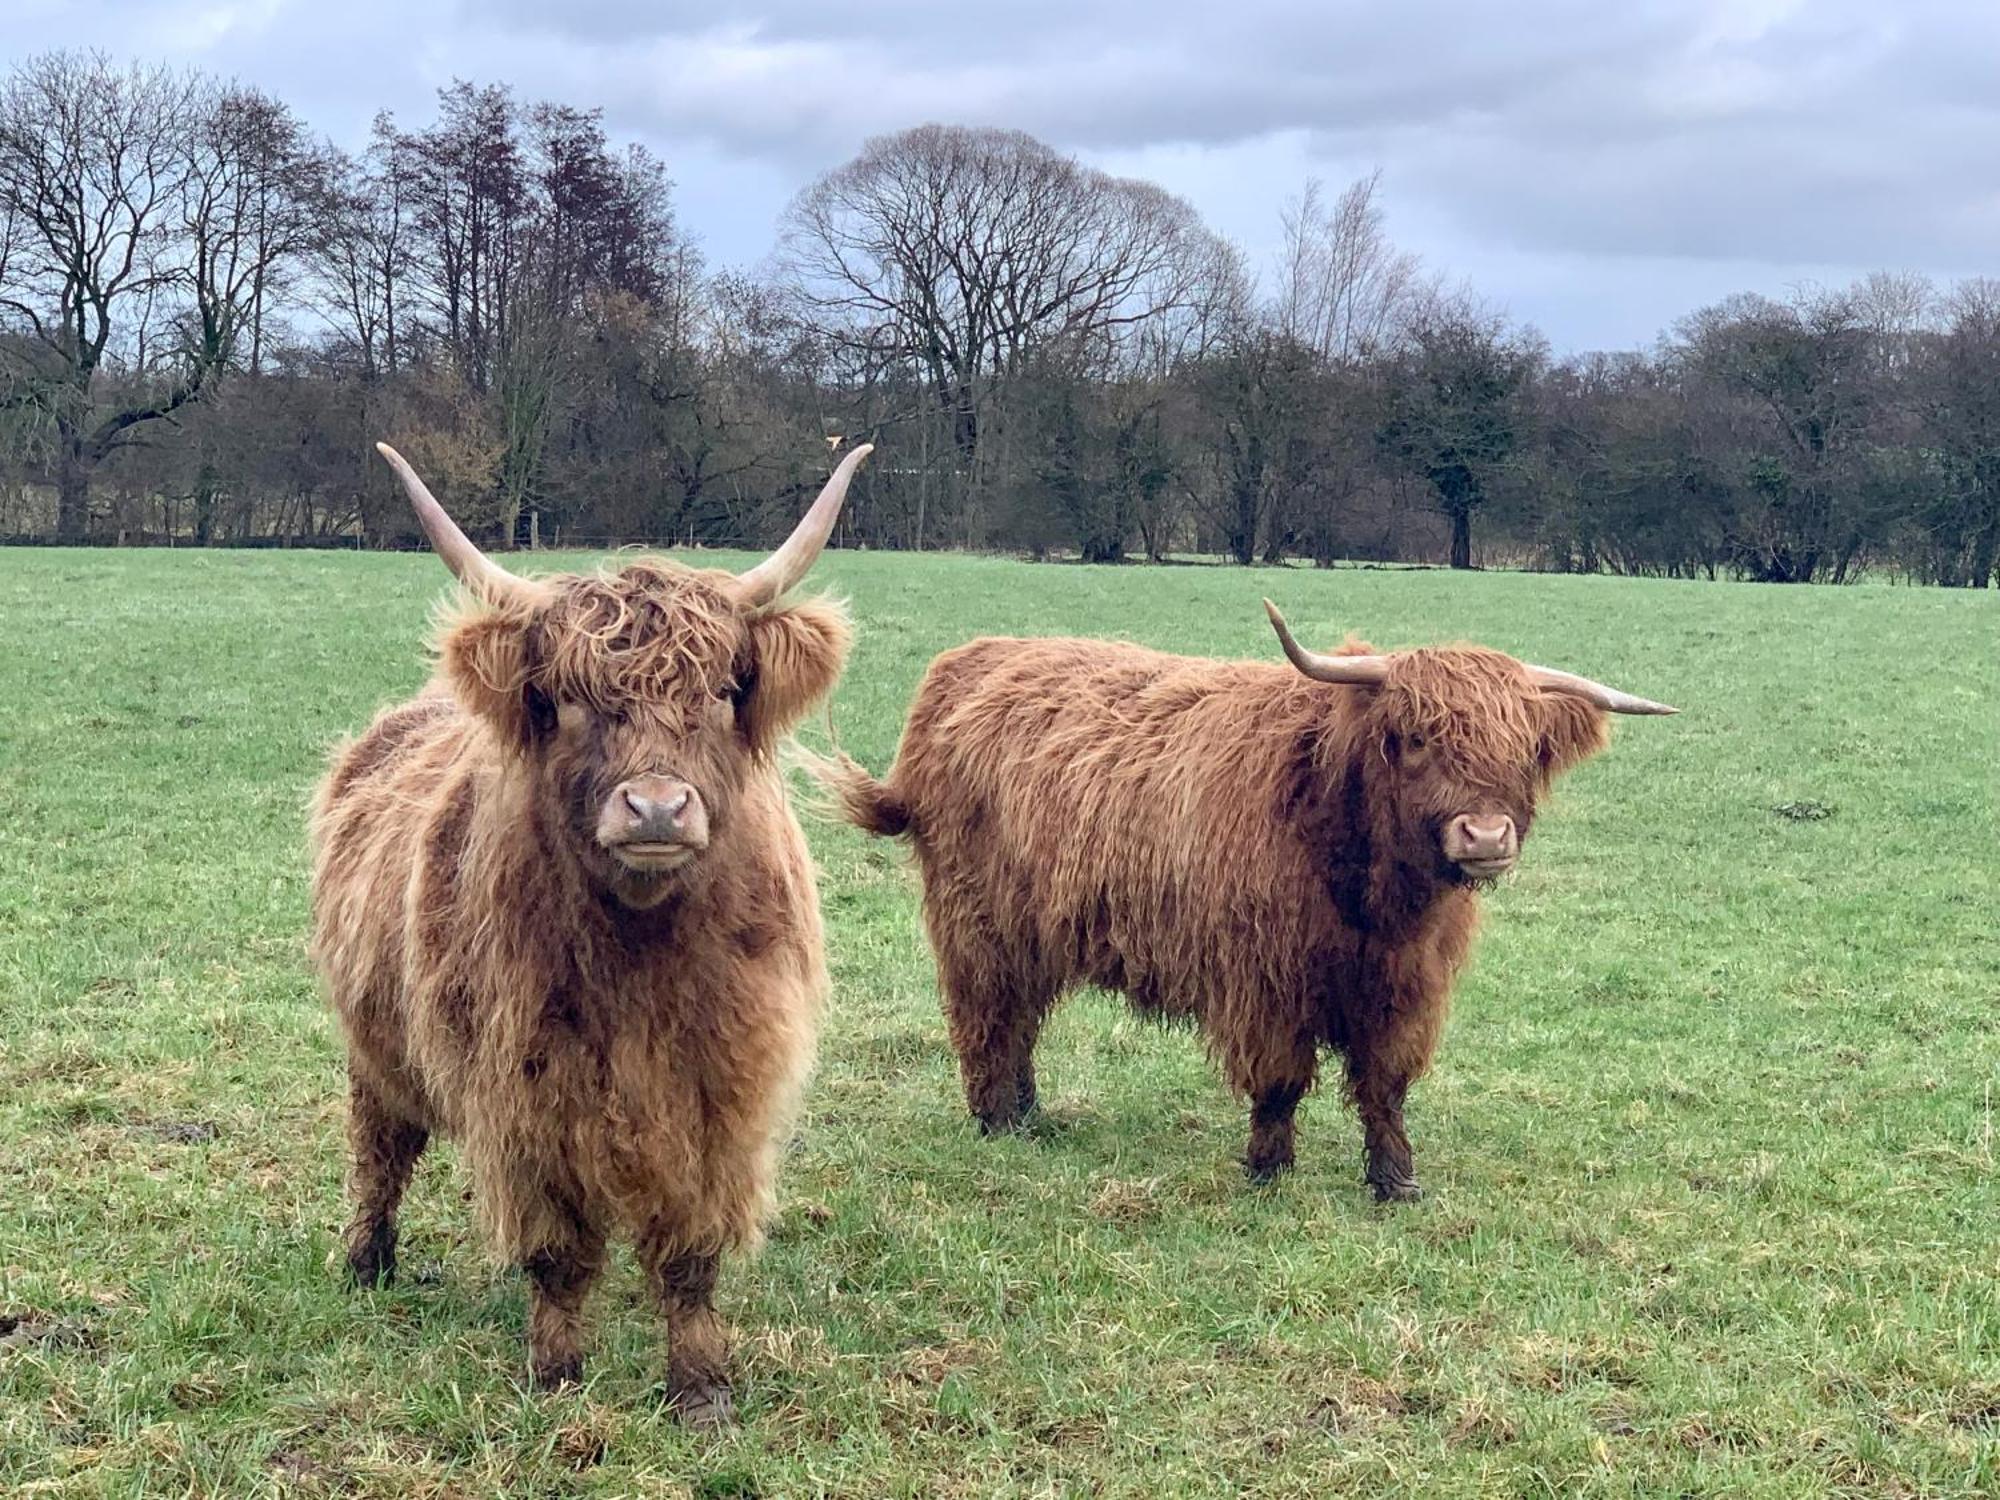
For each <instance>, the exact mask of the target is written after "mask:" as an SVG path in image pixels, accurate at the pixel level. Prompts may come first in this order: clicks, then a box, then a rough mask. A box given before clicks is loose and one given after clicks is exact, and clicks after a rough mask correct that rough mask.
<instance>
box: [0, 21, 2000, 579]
mask: <svg viewBox="0 0 2000 1500" xmlns="http://www.w3.org/2000/svg"><path fill="white" fill-rule="evenodd" d="M1378 188H1379V184H1378V181H1377V179H1375V178H1373V177H1371V178H1365V179H1363V180H1361V181H1359V182H1356V183H1354V184H1352V185H1350V186H1349V187H1348V188H1347V189H1346V190H1345V191H1343V192H1340V193H1337V194H1330V193H1328V192H1326V191H1325V190H1324V189H1322V188H1321V187H1320V186H1319V185H1318V184H1316V183H1308V184H1307V185H1306V187H1305V188H1304V190H1303V191H1302V192H1301V193H1300V194H1299V195H1298V196H1297V197H1296V198H1294V199H1293V200H1292V201H1290V202H1289V203H1287V204H1285V205H1283V206H1282V207H1281V208H1278V209H1277V210H1276V211H1277V212H1278V213H1280V214H1281V216H1282V226H1283V231H1284V233H1283V242H1282V250H1281V253H1280V255H1279V257H1278V263H1277V264H1276V266H1275V267H1273V268H1271V269H1270V270H1269V271H1268V272H1267V273H1266V274H1265V275H1264V276H1263V277H1257V276H1253V275H1252V274H1251V272H1250V269H1249V268H1248V267H1247V266H1246V264H1245V261H1244V257H1243V255H1242V254H1241V252H1240V251H1239V250H1238V249H1237V248H1236V247H1235V246H1233V245H1232V244H1230V243H1229V242H1227V241H1226V240H1224V239H1223V238H1222V237H1220V236H1218V235H1217V234H1215V233H1214V232H1213V231H1212V230H1210V229H1209V228H1208V227H1207V226H1206V225H1204V224H1203V223H1202V221H1201V219H1200V216H1199V215H1198V214H1196V213H1195V211H1194V210H1193V209H1192V208H1191V207H1190V206H1189V205H1188V204H1187V203H1186V202H1184V201H1183V200H1181V199H1179V198H1176V197H1174V196H1173V195H1172V194H1169V193H1167V192H1164V191H1163V190H1161V189H1160V188H1158V187H1157V186H1155V185H1153V184H1151V183H1146V182H1140V181H1134V180H1130V179H1124V178H1118V177H1114V176H1111V175H1109V174H1107V173H1104V172H1101V171H1097V170H1095V169H1092V168H1090V167H1088V166H1086V165H1084V164H1082V163H1080V162H1078V161H1077V160H1075V159H1074V158H1072V157H1070V156H1067V155H1065V154H1063V153H1061V152H1059V151H1056V150H1054V149H1052V148H1050V147H1049V146H1047V145H1046V144H1044V143H1042V142H1040V141H1038V140H1036V139H1034V138H1033V137H1031V136H1028V135H1026V134H1023V133H1021V132H1018V131H1009V130H996V129H967V128H960V127H951V126H941V125H924V126H920V127H918V128H915V129H911V130H906V131H902V132H900V133H897V134H893V135H887V136H883V137H880V138H877V139H875V140H872V141H870V142H869V143H867V145H866V146H865V147H864V148H863V150H862V151H861V153H860V154H859V155H858V156H856V157H855V158H854V159H853V160H851V161H849V162H847V163H845V164H843V165H841V166H838V167H836V168H834V169H833V170H831V171H828V172H827V173H825V174H824V175H823V176H821V177H819V178H818V179H817V180H815V181H814V182H812V183H810V184H809V185H808V186H807V187H806V188H805V189H804V190H803V191H801V192H800V193H799V194H798V196H797V197H796V198H795V199H794V200H793V202H792V204H791V205H790V207H789V208H788V209H787V211H786V213H785V215H784V219H783V222H782V225H781V228H780V233H779V237H778V241H777V243H776V244H775V246H774V247H773V251H772V254H771V255H770V257H769V258H768V259H767V260H766V261H765V262H764V263H763V264H762V265H760V266H759V267H757V268H756V269H755V270H753V271H741V270H726V269H716V268H711V267H709V266H707V265H706V264H704V261H703V258H702V256H701V255H700V253H699V251H698V249H697V247H696V244H695V241H694V239H693V237H692V236H691V235H689V234H688V233H687V231H686V230H685V229H684V228H683V226H682V225H681V224H680V223H679V222H678V220H677V219H676V217H675V214H674V209H673V201H672V192H671V184H670V181H669V179H668V176H667V173H666V169H665V166H664V164H663V163H661V162H660V161H659V160H657V159H656V158H655V157H653V156H652V155H651V154H650V153H648V152H647V151H646V150H645V149H644V148H643V147H641V146H637V145H622V146H621V145H619V144H617V143H614V142H613V141H612V140H611V139H610V138H609V137H608V135H607V133H606V131H605V128H604V125H603V122H602V120H601V118H600V116H599V115H598V114H597V113H596V112H594V111H588V110H580V109H576V108H572V107H570V106H567V105H562V104H553V103H537V102H529V101H524V100H522V99H520V98H519V97H518V96H517V95H516V94H515V93H514V92H513V91H512V90H510V89H508V88H506V87H505V86H501V85H493V84H488V85H479V84H473V83H466V82H459V83H455V84H453V85H452V86H451V87H449V88H447V89H444V90H442V91H440V93H439V96H438V101H437V107H436V110H435V112H434V114H433V116H432V118H431V119H430V120H428V121H427V122H424V123H420V124H408V123H405V122H403V121H399V120H397V119H395V118H394V117H392V116H390V115H387V114H384V115H382V116H379V117H378V118H377V120H376V122H375V125H374V129H373V132H372V136H371V138H370V141H369V143H368V145H367V148H366V149H365V150H363V151H360V152H358V153H350V152H344V151H341V150H338V149H336V148H334V147H333V146H331V145H329V144H328V143H327V142H325V141H324V140H321V139H319V138H318V137H316V136H315V135H314V134H313V133H312V131H311V130H310V129H309V128H308V127H307V125H306V124H305V122H303V121H301V120H300V119H299V118H298V117H297V116H296V115H295V114H294V113H293V112H292V110H291V109H290V108H289V107H288V106H287V105H285V104H284V103H283V102H282V101H281V100H278V99H275V98H273V97H271V96H270V95H269V94H266V93H264V92H263V91H261V90H258V89H256V88H253V87H249V86H245V85H242V84H238V83H234V82H226V81H222V80H218V79H214V78H210V77H206V76H204V75H201V74H197V73H188V72H177V71H173V70H169V69H163V68H148V67H141V66H130V67H120V66H117V65H114V64H113V63H111V62H110V61H108V60H107V59H105V58H104V57H102V56H99V55H95V54H75V53H52V54H48V55H45V56H42V57H37V58H34V59H31V60H29V61H27V62H25V63H22V64H20V65H19V66H17V67H16V68H14V69H13V71H12V72H11V73H9V74H8V75H7V76H6V78H5V80H4V83H0V538H6V539H9V540H15V541H42V540H49V541H59V542H66V543H80V542H120V543H132V544H140V543H152V544H161V543H170V544H176V545H212V544H235V545H246V544H247V545H344V546H378V547H379V546H398V545H407V544H409V543H410V542H411V541H412V540H413V531H412V526H411V523H410V522H409V519H408V517H407V514H406V512H405V510H404V507H403V506H402V504H401V503H400V501H399V497H398V496H397V495H396V493H395V492H394V489H393V486H392V484H391V482H390V479H389V476H388V474H387V472H386V470H385V469H384V468H383V467H382V466H381V465H380V463H379V462H378V461H377V460H376V459H375V458H374V456H373V453H372V443H373V441H374V440H375V439H376V438H387V439H388V440H389V441H391V442H393V443H395V444H396V445H397V446H398V447H399V448H401V449H402V450H403V452H404V453H405V454H406V455H408V456H409V458H410V459H411V461H412V462H413V463H414V464H415V465H416V466H417V467H418V469H419V470H420V471H421V472H423V473H424V474H425V475H426V476H427V478H428V479H429V480H430V482H431V484H432V485H433V487H434V488H435V489H436V490H437V491H438V493H439V495H440V498H442V499H443V500H444V502H445V503H446V505H447V506H448V507H449V508H450V509H451V510H452V511H453V512H454V514H456V515H458V516H460V517H461V518H463V519H464V520H465V522H466V523H467V525H468V529H471V530H473V531H474V532H475V534H477V535H479V536H480V537H481V538H482V539H483V540H486V541H489V542H491V543H492V544H494V545H498V546H506V545H510V544H513V545H531V544H540V545H560V544H565V543H570V544H577V545H603V544H607V543H613V542H621V541H649V542H655V543H661V544H673V545H695V544H706V545H733V544H744V545H754V544H759V543H763V542H765V541H768V540H769V539H770V538H771V537H773V536H774V535H776V534H778V533H779V532H781V531H782V530H783V528H784V527H785V526H787V525H788V524H789V522H790V520H791V519H792V518H793V516H794V514H795V512H796V510H797V507H798V504H799V502H800V499H801V497H802V495H803V494H804V493H805V492H807V491H808V490H810V489H812V488H814V487H816V486H817V484H818V483H819V482H820V480H821V479H823V477H824V475H825V473H826V472H827V469H828V467H829V465H830V463H831V462H832V461H833V460H834V458H835V457H836V456H837V453H838V450H839V448H840V447H841V445H842V444H843V443H845V442H851V441H855V440H859V439H861V438H864V437H865V438H866V439H868V440H871V441H874V442H876V443H877V444H878V445H879V446H880V453H879V455H878V459H877V461H876V462H875V463H874V464H872V465H871V466H870V467H869V468H868V469H866V470H865V471H864V474H863V477H862V480H861V482H860V483H859V484H857V486H856V491H855V494H854V496H853V498H852V500H851V502H850V505H849V507H848V511H847V514H846V516H845V518H844V520H843V523H842V531H841V534H840V536H839V538H838V539H837V540H838V541H839V542H840V543H841V544H844V545H858V546H870V547H883V548H911V549H914V548H934V547H969V548H1008V549H1015V550H1018V551H1022V552H1026V553H1028V554H1031V555H1034V556H1037V557H1043V556H1055V555H1063V556H1078V557H1081V558H1082V559H1084V560H1085V561H1088V562H1097V563H1112V562H1119V561H1123V560H1128V559H1132V558H1135V557H1139V558H1146V559H1152V560H1165V559H1168V558H1171V557H1175V556H1185V555H1189V554H1195V555H1209V556H1222V557H1226V558H1231V559H1234V560H1235V561H1237V562H1240V563H1253V562H1280V561H1285V560H1288V559H1307V560H1311V561H1313V562H1317V563H1321V564H1328V563H1331V562H1332V561H1334V560H1335V559H1363V560H1384V561H1399V560H1400V561H1425V562H1428V561H1435V562H1447V563H1449V564H1450V565H1452V566H1454V567H1467V566H1473V565H1477V564H1507V565H1517V566H1529V567H1540V568H1551V569H1560V570H1574V571H1612V572H1618V573H1626V574H1649V575H1659V576H1669V577H1695V576H1705V577H1720V576H1727V577H1740V578H1749V579H1756V580H1764V581H1772V582H1820V581H1824V582H1841V581H1844V580H1847V579H1851V578H1854V577H1856V576H1858V575H1859V574H1860V573H1862V572H1863V571H1864V570H1875V571H1878V572H1888V573H1891V574H1894V575H1896V576H1900V577H1905V578H1908V579H1912V580H1918V581H1926V582H1933V583H1939V584H1945V585H1953V586H1975V587H1986V586H1990V585H1992V584H1993V582H1994V575H1995V564H1996V556H2000V281H1988V280H1970V281H1965V282H1961V283H1959V284H1957V285H1955V286H1950V287H1937V286H1934V285H1932V284H1930V283H1929V282H1927V281H1925V280H1923V279H1921V278H1916V277H1910V276H1898V275H1889V274H1878V275H1875V276H1872V277H1869V278H1867V279H1866V280H1864V281H1862V282H1860V283H1858V284H1856V285H1854V286H1851V287H1845V288H1835V289H1829V288H1805V289H1801V290H1798V291H1796V292H1794V293H1793V294H1791V295H1790V296H1788V297H1786V298H1784V299H1772V298H1768V297H1763V296H1757V295H1743V296H1738V297H1733V298H1730V299H1728V300H1726V301H1724V302H1721V303H1719V304H1717V305H1715V306H1712V307H1708V308H1704V309H1700V310H1698V311H1696V312H1693V313H1691V314H1690V315H1689V316H1687V317H1686V318H1684V319H1682V320H1681V321H1680V322H1679V323H1678V324H1676V325H1675V326H1674V327H1673V328H1672V329H1670V330H1667V331H1666V332H1665V333H1663V334H1662V335H1661V337H1660V338H1659V339H1658V341H1657V342H1656V344H1655V345H1654V346H1653V347H1652V348H1650V349H1647V350H1635V351H1628V352H1623V353H1615V354H1588V355H1578V356H1574V357H1568V358H1556V357H1554V356H1553V355H1552V354H1551V352H1550V350H1549V349H1548V347H1547V345H1546V344H1545V342H1544V341H1543V340H1542V339H1541V338H1540V337H1539V336H1538V335H1537V334H1536V333H1535V332H1534V330H1533V329H1531V328H1528V327H1525V326H1521V325H1519V324H1517V323H1515V322H1513V321H1511V320H1510V319H1509V318H1507V317H1506V316H1505V315H1504V314H1503V313H1501V312H1499V311H1497V310H1496V309H1494V308H1493V307H1492V306H1491V305H1490V304H1488V303H1486V302H1485V301H1483V300H1482V299H1481V298H1480V297H1479V296H1478V295H1477V294H1476V293H1475V292H1474V291H1472V290H1471V289H1469V288H1467V287H1465V286H1463V285H1458V284H1454V283H1452V282H1451V281H1449V280H1448V279H1446V278H1445V277H1443V276H1442V275H1440V274H1438V273H1437V272H1436V271H1434V270H1432V269H1430V268H1427V267H1425V266H1423V265H1422V264H1420V263H1419V262H1418V261H1417V260H1416V259H1415V258H1414V257H1412V256H1410V255H1408V254H1406V253H1403V252H1401V251H1399V250H1398V249H1397V248H1396V246H1395V245H1394V243H1393V242H1392V240H1391V239H1390V237H1389V235H1388V233H1387V229H1386V226H1385V224H1384V220H1383V214H1382V210H1381V207H1380V202H1379V191H1378Z"/></svg>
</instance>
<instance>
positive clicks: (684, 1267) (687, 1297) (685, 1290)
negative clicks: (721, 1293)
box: [639, 1240, 736, 1427]
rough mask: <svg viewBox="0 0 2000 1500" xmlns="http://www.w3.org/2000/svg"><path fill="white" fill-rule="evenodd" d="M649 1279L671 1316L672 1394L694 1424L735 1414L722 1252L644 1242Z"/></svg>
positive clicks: (719, 1422) (711, 1423)
mask: <svg viewBox="0 0 2000 1500" xmlns="http://www.w3.org/2000/svg"><path fill="white" fill-rule="evenodd" d="M639 1258H640V1260H641V1261H642V1262H644V1264H645V1268H646V1279H647V1280H648V1281H649V1282H650V1283H651V1284H652V1287H653V1295H654V1296H655V1297H656V1298H658V1299H659V1304H660V1311H661V1313H662V1314H663V1315H664V1316H665V1318H666V1320H667V1400H668V1402H669V1403H670V1404H671V1405H672V1407H673V1408H674V1410H675V1411H676V1412H677V1413H678V1414H679V1416H680V1419H681V1420H682V1421H683V1422H685V1423H687V1424H688V1425H689V1426H690V1427H726V1426H728V1425H729V1424H730V1423H731V1422H733V1421H734V1420H735V1416H736V1412H735V1398H734V1396H733V1395H732V1394H731V1392H730V1388H729V1329H728V1326H727V1325H726V1324H725V1323H724V1322H723V1321H722V1315H721V1314H720V1313H718V1312H717V1311H716V1310H715V1278H716V1273H717V1271H718V1270H719V1268H720V1264H721V1257H720V1256H718V1255H716V1254H715V1253H713V1252H712V1251H682V1250H668V1249H666V1248H664V1247H663V1246H661V1245H659V1244H657V1243H653V1244H649V1243H647V1242H646V1241H643V1240H642V1241H641V1243H640V1245H639Z"/></svg>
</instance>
